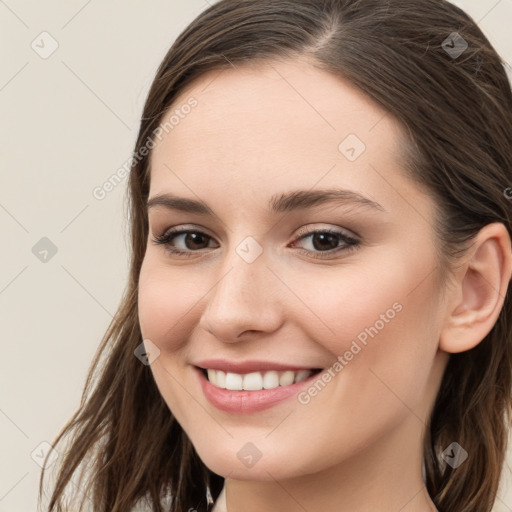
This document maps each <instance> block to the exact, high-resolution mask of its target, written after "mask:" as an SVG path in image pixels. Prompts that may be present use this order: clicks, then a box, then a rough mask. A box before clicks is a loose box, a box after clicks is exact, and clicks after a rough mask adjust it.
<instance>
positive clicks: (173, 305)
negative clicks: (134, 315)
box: [138, 257, 205, 351]
mask: <svg viewBox="0 0 512 512" xmlns="http://www.w3.org/2000/svg"><path fill="white" fill-rule="evenodd" d="M153 259H154V258H153ZM153 259H152V258H151V257H150V258H148V259H147V260H144V263H143V265H142V268H141V273H140V278H139V292H138V311H139V322H140V326H141V332H142V336H143V337H144V338H149V339H151V340H152V341H154V342H155V343H156V344H157V345H158V347H159V348H160V350H161V351H176V350H179V349H180V348H181V347H182V346H183V344H184V343H186V341H187V337H188V336H189V335H190V330H191V328H190V323H191V322H193V321H194V306H195V305H196V306H197V305H198V304H197V302H198V301H199V300H200V298H201V297H202V296H203V295H204V293H205V290H204V289H203V288H202V287H201V283H200V282H199V279H197V278H194V276H193V274H192V273H190V272H188V273H186V278H185V277H184V275H183V273H180V272H179V271H176V270H171V269H169V268H168V267H166V266H165V264H162V263H159V262H156V261H153ZM194 279H197V282H195V281H194Z"/></svg>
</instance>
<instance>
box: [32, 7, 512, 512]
mask: <svg viewBox="0 0 512 512" xmlns="http://www.w3.org/2000/svg"><path fill="white" fill-rule="evenodd" d="M454 32H456V33H457V34H458V35H454V34H453V33H454ZM450 37H451V39H450ZM454 38H455V39H456V42H457V44H455V42H454V41H455V39H454ZM460 38H461V39H460ZM446 41H449V44H448V45H447V44H446ZM466 44H467V48H466V47H465V45H466ZM454 49H455V50H457V49H459V50H460V49H461V50H462V52H461V53H460V54H457V53H455V52H454ZM295 57H307V58H308V60H309V61H310V62H311V63H312V64H313V65H315V66H317V67H318V68H320V69H323V70H327V71H328V72H331V73H333V74H335V75H338V76H340V77H343V78H345V79H348V80H349V81H350V82H352V83H353V84H354V85H356V86H357V87H359V88H360V89H361V90H362V91H364V92H365V93H366V94H368V95H369V96H370V97H371V98H373V100H374V101H376V102H377V103H378V104H380V105H381V106H382V107H384V109H386V111H387V112H389V114H390V115H392V116H394V117H395V118H396V119H398V120H399V121H400V122H401V124H402V125H403V126H404V127H405V129H406V133H408V146H407V151H406V157H405V158H404V169H405V172H406V173H407V174H408V175H410V177H412V178H413V179H414V180H416V181H417V182H418V183H420V184H423V186H424V187H425V189H426V190H427V191H428V192H429V193H430V194H431V196H432V197H433V198H434V200H435V204H436V205H437V211H438V214H437V215H436V218H435V219H433V220H434V222H435V228H436V233H437V237H438V240H439V248H440V252H439V256H440V258H439V259H440V265H441V268H442V269H443V271H445V272H449V271H450V270H452V269H453V268H454V265H456V262H457V257H458V256H460V255H461V254H462V253H463V251H464V250H465V249H466V247H467V243H468V241H471V240H472V239H473V237H474V236H475V235H476V234H477V232H478V231H479V230H480V229H481V228H482V227H484V226H485V225H486V224H489V223H492V222H501V223H503V224H504V225H505V227H506V228H507V230H508V232H509V233H512V221H511V214H510V211H511V210H510V207H511V204H512V203H511V202H510V200H509V196H510V194H507V193H505V192H504V191H506V189H507V188H508V187H511V186H512V94H511V88H510V83H509V81H508V78H507V75H506V72H505V68H504V64H505V63H504V62H503V61H502V60H501V59H500V57H499V56H498V54H497V53H496V51H495V50H494V48H493V47H492V46H491V44H490V43H489V41H488V39H487V38H486V37H485V36H484V35H483V33H482V32H481V30H480V29H479V28H478V27H477V25H476V24H475V22H474V21H473V20H472V19H471V18H470V17H469V16H468V15H467V14H465V13H464V12H463V11H462V10H460V9H459V8H457V7H455V6H454V5H452V4H450V3H449V2H447V1H444V0H387V1H386V0H221V1H219V2H217V3H215V4H214V5H212V6H211V7H209V8H208V9H206V10H205V11H204V12H203V13H202V14H200V15H199V16H198V17H197V18H196V19H195V20H194V21H193V22H192V23H191V24H190V25H189V26H188V27H187V28H186V29H185V30H184V31H183V32H182V33H181V35H180V36H179V37H178V38H177V40H176V41H175V42H174V44H173V45H172V47H171V48H170V50H169V51H168V53H167V54H166V56H165V58H164V59H163V62H162V63H161V65H160V67H159V69H158V71H157V73H156V77H155V79H154V81H153V84H152V86H151V89H150V91H149V93H148V98H147V101H146V104H145V107H144V112H143V114H142V120H141V124H140V129H139V135H138V139H137V142H136V146H135V152H134V155H137V157H136V158H134V159H133V165H132V166H131V172H130V177H129V189H128V199H129V206H128V208H129V218H130V222H131V239H132V252H131V254H130V257H131V261H130V276H129V282H128V286H127V288H126V291H125V294H124V296H123V298H122V303H121V305H120V307H119V310H118V311H117V314H116V315H115V317H114V319H113V320H112V323H111V325H110V326H109V328H108V330H107V332H106V334H105V336H104V338H103V340H102V342H101V345H100V347H99V349H98V352H97V355H96V356H95V359H94V361H93V363H92V365H91V369H90V372H89V376H88V379H87V382H86V385H85V389H84V393H83V397H82V400H81V404H80V407H79V409H78V410H77V412H76V413H75V414H74V416H73V417H72V418H71V420H70V421H69V423H68V424H67V425H66V426H65V427H64V428H63V429H62V431H61V432H60V433H59V435H58V436H57V438H56V439H55V441H54V443H53V445H54V447H55V448H56V450H57V451H59V449H58V446H56V445H59V443H62V442H63V441H64V440H65V439H68V438H69V439H70V440H71V441H70V445H69V447H67V449H66V451H65V452H64V451H62V450H61V451H62V453H63V455H64V456H63V460H62V462H61V463H60V464H59V473H58V476H57V479H56V482H55V484H54V486H53V492H52V494H51V497H50V501H49V505H48V511H63V510H69V509H67V508H66V505H65V496H66V492H65V491H66V489H67V487H68V486H69V484H70V478H71V477H72V476H74V475H75V474H76V473H77V472H78V470H79V469H80V468H81V466H83V467H82V469H84V468H87V470H88V473H87V472H83V473H82V470H81V471H80V475H83V479H82V480H81V481H80V482H79V483H78V484H75V485H77V486H78V488H79V489H80V491H81V492H82V494H83V495H85V496H86V497H87V499H89V500H90V501H91V503H92V504H93V508H94V510H95V511H102V512H103V511H104V512H107V511H108V512H121V511H129V510H130V509H132V508H133V507H134V506H135V505H136V504H137V503H139V502H142V501H143V500H144V501H146V502H147V503H148V504H149V505H151V507H152V510H154V511H163V510H167V508H166V507H165V505H164V503H163V498H164V497H165V496H169V495H172V496H173V500H172V505H171V506H170V508H169V510H171V511H172V512H186V511H188V510H189V509H191V508H193V509H195V510H197V511H205V510H207V503H206V489H207V487H209V488H210V490H211V494H212V496H213V498H214V499H216V498H217V497H218V495H219V493H220V490H221V488H222V484H223V482H224V479H223V478H222V477H221V476H219V475H216V474H215V473H213V472H212V471H210V470H209V469H208V468H207V467H206V466H205V465H204V464H203V463H202V461H201V460H200V459H199V457H198V455H197V453H196V452H195V449H194V447H193V446H192V444H191V442H190V440H189V439H188V437H187V435H186V433H185V432H184V431H183V430H182V429H181V427H180V425H179V424H178V423H177V421H176V419H175V418H174V417H173V415H172V413H171V412H170V411H169V409H168V407H167V405H166V403H165V402H164V400H163V398H162V396H161V395H160V393H159V391H158V389H157V387H156V384H155V382H154V380H153V377H152V374H151V370H150V367H149V366H147V365H144V364H141V362H140V361H139V360H138V359H137V358H136V357H134V350H135V348H136V347H137V346H138V345H139V344H140V343H141V341H142V338H141V332H140V328H139V323H138V315H137V290H138V288H137V287H138V278H139V271H140V268H141V264H142V261H143V258H144V254H145V246H146V241H147V236H148V219H147V216H146V215H147V214H146V209H145V203H146V200H147V197H148V191H149V180H150V165H149V163H150V162H149V156H150V153H149V154H147V155H145V156H141V154H142V153H144V152H142V153H141V152H140V150H141V148H143V147H144V145H145V144H147V141H148V140H150V139H151V137H154V131H155V130H156V129H157V128H158V126H159V124H160V123H161V121H162V116H163V114H164V113H165V112H166V111H167V110H168V109H169V107H170V106H171V105H172V104H173V101H174V100H175V99H176V98H177V95H178V94H179V93H180V92H181V91H183V90H184V88H185V86H187V85H188V84H190V83H191V82H192V81H193V80H194V79H196V78H197V77H199V76H200V75H201V74H202V73H204V72H205V71H208V70H212V69H218V70H219V71H220V70H222V69H224V68H226V67H230V66H233V65H234V66H237V65H245V64H247V65H250V63H251V61H254V60H256V59H261V60H270V59H283V58H284V59H288V58H289V59H293V58H295ZM333 101H334V100H333ZM510 190H511V189H509V191H510ZM511 317H512V302H511V297H510V293H507V296H506V298H505V302H504V305H503V308H502V310H501V312H500V316H499V318H498V320H497V322H496V324H495V325H494V327H493V329H492V330H491V332H490V333H489V334H488V336H486V337H485V339H484V340H483V341H482V342H481V343H480V344H478V345H477V346H476V347H475V348H474V349H472V350H469V351H466V352H462V353H457V354H452V355H451V356H450V360H449V363H448V366H447V368H446V371H445V374H444V376H443V380H442V383H441V387H440V391H439V394H438V397H437V400H436V402H435V404H434V407H433V410H432V414H431V418H430V422H429V424H428V428H427V432H426V435H425V442H424V459H425V472H426V485H427V489H428V492H429V494H430V496H431V498H432V500H433V502H434V503H435V505H436V506H437V508H438V509H439V510H440V511H441V512H471V511H474V512H486V511H490V510H491V508H492V506H493V503H494V500H495V497H496V492H497V490H498V484H499V479H500V475H501V469H502V466H503V463H504V457H505V451H506V446H507V436H508V428H509V424H510V412H511V407H510V406H511V376H512V372H511V369H512V325H511V324H510V318H511ZM453 441H457V442H458V443H459V444H460V445H461V446H463V447H464V449H465V450H466V451H467V452H468V455H469V458H468V460H467V462H466V463H464V464H462V465H461V466H460V467H458V468H457V469H452V468H451V467H450V466H447V465H446V464H445V463H444V462H443V461H442V459H441V458H440V456H439V453H440V451H441V450H443V449H444V448H445V447H447V446H448V445H449V444H450V443H451V442H453ZM44 474H45V472H44V471H43V473H42V474H41V480H40V497H41V496H42V492H43V477H44ZM80 509H81V507H80ZM72 510H78V508H77V506H76V505H73V507H72Z"/></svg>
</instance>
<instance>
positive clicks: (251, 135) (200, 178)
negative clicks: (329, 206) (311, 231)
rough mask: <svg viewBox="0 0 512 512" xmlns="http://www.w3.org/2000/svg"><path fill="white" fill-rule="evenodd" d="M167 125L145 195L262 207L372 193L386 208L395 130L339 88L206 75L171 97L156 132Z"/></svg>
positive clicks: (283, 67)
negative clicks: (315, 196) (272, 200)
mask: <svg viewBox="0 0 512 512" xmlns="http://www.w3.org/2000/svg"><path fill="white" fill-rule="evenodd" d="M190 104H192V105H195V106H193V108H188V107H186V108H185V106H186V105H190ZM172 115H174V118H173V119H174V122H173V123H172V127H171V128H169V129H168V131H166V132H164V133H163V137H162V140H161V141H160V142H157V145H156V147H155V148H154V150H153V153H152V156H151V193H161V192H166V191H169V190H173V191H178V192H181V193H184V194H187V195H188V196H190V193H191V191H192V192H195V191H197V192H198V193H199V192H201V194H203V193H204V191H205V190H206V189H205V186H207V187H208V189H207V192H208V193H215V192H218V193H222V194H224V195H225V196H229V194H230V192H231V193H232V195H233V194H234V195H237V196H240V195H242V196H246V197H247V199H248V200H256V198H259V199H260V200H265V203H266V199H267V198H268V197H269V196H270V195H272V193H273V192H276V191H286V190H290V189H294V188H312V187H314V186H315V184H318V186H319V187H330V186H333V185H338V186H341V185H343V186H344V187H351V188H352V189H356V190H359V191H361V192H367V195H370V196H371V195H372V194H373V193H377V191H378V193H379V195H380V196H381V197H382V196H387V200H388V201H393V199H394V196H395V195H396V191H393V190H392V187H391V188H390V187H389V186H388V187H387V189H386V187H385V186H384V184H385V183H384V181H383V177H382V174H387V175H389V173H394V174H395V175H396V174H397V171H398V169H397V168H398V167H399V164H400V160H401V156H400V154H401V149H402V145H403V141H404V136H403V131H402V129H401V127H400V125H399V123H398V122H397V121H396V120H394V119H393V118H392V116H390V115H387V114H386V112H385V111H384V110H383V109H382V108H381V107H380V106H379V105H378V104H376V103H375V102H373V101H372V100H371V99H370V98H368V97H367V96H366V95H365V94H363V93H362V92H361V91H360V90H359V89H357V88H356V87H355V86H353V85H352V84H350V83H349V82H348V81H346V80H344V79H342V78H339V77H337V76H334V75H332V74H330V73H327V72H326V71H323V70H319V69H317V68H315V67H313V66H312V65H310V64H308V63H305V62H300V61H294V62H267V63H258V64H257V65H254V66H253V65H251V66H249V65H245V66H239V67H237V68H236V69H233V68H229V69H224V70H212V71H210V72H208V73H206V74H204V75H202V76H200V77H199V78H198V79H196V80H195V81H194V82H192V83H191V84H189V85H188V86H187V88H186V89H185V90H183V91H182V92H181V93H180V95H179V96H178V97H177V98H176V100H175V101H174V103H173V105H172V106H171V107H170V108H169V110H168V112H167V113H166V114H165V115H164V116H163V119H162V123H165V121H166V120H168V119H169V118H170V116H172ZM352 149H353V151H352ZM347 150H348V153H347ZM354 154H355V156H356V158H355V159H354V158H353V157H354ZM395 179H398V180H400V179H402V180H403V178H401V177H398V176H395ZM410 185H411V184H406V183H402V184H401V185H400V186H410ZM264 198H265V199H264ZM385 200H386V197H384V201H385Z"/></svg>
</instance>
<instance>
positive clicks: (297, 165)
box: [41, 0, 512, 512]
mask: <svg viewBox="0 0 512 512" xmlns="http://www.w3.org/2000/svg"><path fill="white" fill-rule="evenodd" d="M511 186H512V94H511V90H510V83H509V82H508V79H507V76H506V73H505V70H504V67H503V62H502V61H501V60H500V58H499V56H498V55H497V53H496V51H495V50H494V49H493V48H492V46H491V45H490V43H489V41H488V40H487V39H486V38H485V37H484V35H483V34H482V32H481V31H480V30H479V28H478V27H477V26H476V25H475V23H474V22H473V21H472V20H471V19H470V18H469V17H468V16H467V15H466V14H465V13H464V12H462V11H461V10H460V9H459V8H457V7H455V6H453V5H452V4H450V3H448V2H445V1H443V0H390V1H389V2H383V1H382V0H322V1H319V0H260V1H253V0H221V1H220V2H218V3H216V4H215V5H213V6H211V7H210V8H208V9H207V10H205V12H203V13H202V14H201V15H199V16H198V17H197V19H196V20H194V21H193V22H192V23H191V24H190V25H189V26H188V27H187V28H186V29H185V31H184V32H183V33H182V34H181V35H180V36H179V38H178V39H177V40H176V42H175V43H174V45H173V46H172V47H171V49H170V50H169V52H168V54H167V55H166V56H165V58H164V60H163V62H162V64H161V66H160V68H159V69H158V71H157V74H156V77H155V79H154V82H153V84H152V87H151V89H150V91H149V94H148V98H147V101H146V104H145V108H144V112H143V115H142V120H141V126H140V131H139V136H138V139H137V143H136V147H135V152H134V157H133V165H132V170H131V174H130V185H129V192H130V196H129V197H130V212H131V219H132V220H131V222H132V249H133V254H132V259H131V273H130V281H129V284H128V287H127V291H126V294H125V297H124V300H123V303H122V306H121V307H120V309H119V311H118V313H117V315H116V317H115V319H114V321H113V323H112V325H111V326H110V328H109V330H108V332H107V333H106V335H105V337H104V339H103V342H102V345H101V347H100V351H99V353H98V356H97V357H96V359H95V361H94V363H93V369H92V372H91V375H90V377H89V379H88V381H87V384H86V389H85V391H84V398H83V400H82V404H81V408H80V410H79V411H78V412H77V414H76V415H75V416H74V417H73V418H72V420H71V421H70V423H69V424H68V425H67V426H66V427H65V428H64V429H63V431H62V432H61V433H60V434H59V436H58V437H57V439H56V441H55V443H58V442H61V440H63V439H65V438H67V437H68V436H69V435H72V436H73V440H72V444H71V446H70V447H69V449H68V451H67V452H66V457H65V458H64V460H63V462H62V465H61V470H60V472H59V474H58V477H57V481H56V484H55V487H54V489H53V493H52V496H51V500H50V504H49V505H48V510H66V508H63V507H65V505H64V498H65V490H66V488H67V486H68V485H69V479H70V478H71V476H72V475H73V474H75V473H78V471H79V469H80V471H81V470H84V472H83V479H82V481H81V482H80V483H79V484H78V488H79V489H80V491H81V492H82V493H83V494H84V495H85V497H86V498H87V499H89V500H90V502H91V504H92V507H93V509H94V510H97V511H100V510H101V511H107V510H108V511H116V512H120V511H128V510H132V509H133V508H134V507H135V506H136V505H137V504H143V503H144V502H146V503H147V504H148V505H149V506H150V507H151V510H159V511H161V510H171V511H173V512H178V511H179V512H185V511H189V512H191V511H192V510H198V511H204V510H212V509H213V510H214V511H215V512H223V511H226V510H227V511H228V512H237V511H241V510H243V511H267V512H273V511H282V510H286V511H299V510H301V511H302V510H308V511H310V512H316V511H319V510H340V511H342V510H343V511H345V510H346V511H352V512H354V511H355V512H362V511H367V510H379V511H381V512H387V511H396V510H401V511H402V512H405V511H415V512H423V511H429V510H430V511H432V510H434V511H435V510H437V511H440V512H441V511H443V512H457V511H460V512H462V511H464V512H468V511H475V512H484V511H490V510H491V509H492V506H493V503H494V501H495V498H496V492H497V489H498V483H499V478H500V474H501V470H502V466H503V461H504V455H505V450H506V440H507V434H508V428H509V423H510V402H511V400H510V399H511V395H510V392H511V362H512V348H511V344H512V332H511V329H512V326H511V323H510V319H511V315H512V310H511V308H512V305H511V299H510V294H509V293H508V287H509V283H510V279H511V275H512V253H511V236H510V234H511V232H512V218H511V213H510V212H511V210H510V206H511V203H510V197H511V194H510V193H509V191H510V187H511ZM102 354H103V357H104V360H103V359H101V357H102ZM94 375H96V376H97V377H96V378H97V382H95V383H94V384H93V376H94ZM55 443H54V444H55ZM80 474H82V473H80ZM42 481H43V475H42V477H41V486H42ZM214 502H215V504H214ZM59 507H60V508H59ZM74 507H75V508H73V510H76V505H74Z"/></svg>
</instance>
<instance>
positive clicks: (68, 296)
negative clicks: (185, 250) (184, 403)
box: [0, 0, 512, 512]
mask: <svg viewBox="0 0 512 512" xmlns="http://www.w3.org/2000/svg"><path fill="white" fill-rule="evenodd" d="M455 3H457V4H459V5H460V6H461V7H463V8H465V9H466V10H467V11H468V12H469V13H470V14H471V15H472V16H473V17H474V19H475V20H477V21H478V22H479V24H480V26H481V27H482V29H483V31H484V32H485V33H486V34H487V36H488V37H489V38H490V40H491V42H492V43H493V44H494V45H495V47H496V48H497V49H498V51H499V52H500V54H501V55H502V56H503V57H504V58H505V59H506V60H507V61H508V62H509V63H512V32H511V31H510V23H511V21H512V0H463V1H459V2H455ZM206 7H207V2H206V1H205V0H172V1H171V0H168V1H166V2H164V1H160V2H157V1H153V2H145V3H143V2H142V1H132V0H130V1H127V0H124V1H121V0H116V1H114V0H106V1H103V2H102V1H99V0H88V1H87V0H66V1H63V0H62V1H56V0H52V1H40V0H39V1H35V0H32V1H22V0H5V1H4V0H0V16H1V18H0V20H1V22H0V23H1V30H0V38H1V41H0V46H1V48H2V49H3V51H2V57H3V64H2V66H1V69H0V105H1V119H2V122H1V136H0V154H1V155H2V159H3V164H2V170H1V184H2V186H1V187H0V228H1V232H2V247H3V251H2V252H3V256H2V260H1V261H2V265H1V266H0V308H1V322H0V338H1V343H2V355H3V356H2V357H1V358H0V450H1V451H0V461H1V466H0V512H25V511H27V512H29V511H34V510H36V495H37V486H38V480H39V475H40V467H39V466H38V463H37V462H38V461H40V460H41V456H42V455H43V454H44V453H45V447H44V446H45V445H44V444H43V445H41V443H44V442H49V441H51V440H52V439H53V438H54V436H55V434H56V433H57V432H58V430H59V429H60V428H61V427H62V426H63V424H64V423H65V422H66V421H67V420H68V418H69V417H70V415H71V414H72V413H73V411H74V410H75V408H76V407H77V405H78V403H79V399H80V396H81V392H82V387H83V384H84V382H85V377H86V373H87V370H88V367H89V363H90V361H91V359H92V356H93V354H94V352H95V350H96V347H97V345H98V343H99V341H100V339H101V337H102V335H103V333H104V332H105V330H106V328H107V326H108V323H109V321H110V319H111V317H112V315H113V314H114V312H115V310H116V308H117V306H118V304H119V300H120V297H121V294H122V291H123V288H124V285H125V281H126V277H127V271H128V267H127V247H128V243H129V240H128V238H127V236H126V233H127V231H126V229H127V223H126V221H125V219H124V211H123V200H124V193H125V185H126V179H125V180H123V181H122V182H121V184H120V185H118V186H117V187H116V188H115V189H114V190H112V191H111V192H109V193H108V194H107V195H106V197H105V198H104V199H102V200H99V199H96V198H95V197H94V196H93V190H94V189H95V187H99V186H101V185H102V184H103V183H104V182H106V181H107V180H108V178H109V177H110V176H111V175H112V174H114V173H115V172H116V170H117V169H119V168H120V167H121V166H122V165H123V164H124V163H125V162H126V160H127V159H128V157H129V156H130V154H131V151H132V149H133V144H134V142H135V138H136V135H137V128H138V123H139V116H140V114H141V110H142V106H143V102H144V99H145V96H146V93H147V90H148V88H149V85H150V82H151V79H152V77H153V75H154V73H155V71H156V68H157V66H158V64H159V63H160V60H161V59H162V57H163V56H164V54H165V52H166V51H167V49H168V47H169V46H170V45H171V43H172V41H173V40H174V39H175V38H176V36H177V35H178V34H179V32H180V31H181V30H182V29H184V28H185V26H186V25H187V24H188V23H189V22H190V21H191V20H192V19H193V18H194V17H195V16H196V15H197V14H198V13H199V12H200V11H202V10H203V9H204V8H206ZM42 32H47V33H48V34H49V35H42V36H40V34H41V33H42ZM52 44H53V45H56V44H58V48H57V49H56V50H55V51H54V53H53V54H51V55H49V56H48V55H46V54H45V52H46V53H48V52H50V50H51V49H52ZM32 46H33V47H34V48H33V47H32ZM42 57H46V58H42ZM43 237H46V238H48V239H49V240H50V241H51V243H52V244H53V246H54V247H55V248H56V251H57V252H56V253H55V254H54V255H53V254H52V252H51V249H50V250H49V249H48V243H49V242H48V241H42V242H41V241H40V240H41V239H42V238H43ZM36 244H40V245H36ZM45 244H46V245H45ZM34 246H36V249H37V250H36V249H34V252H36V253H37V252H38V251H43V252H41V253H40V254H39V256H38V257H36V254H34V252H33V247H34ZM44 250H49V252H48V253H47V254H46V259H47V261H46V262H43V261H41V260H40V259H39V258H43V257H44V256H45V253H44ZM509 463H510V462H509ZM511 478H512V475H511V472H510V468H509V467H508V466H507V468H506V469H505V471H504V480H503V483H504V485H503V487H502V489H501V490H500V493H499V498H498V500H497V504H496V507H495V509H494V510H495V512H504V511H512V489H511V490H509V489H510V487H512V486H510V484H509V481H510V480H511Z"/></svg>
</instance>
